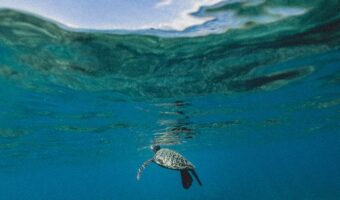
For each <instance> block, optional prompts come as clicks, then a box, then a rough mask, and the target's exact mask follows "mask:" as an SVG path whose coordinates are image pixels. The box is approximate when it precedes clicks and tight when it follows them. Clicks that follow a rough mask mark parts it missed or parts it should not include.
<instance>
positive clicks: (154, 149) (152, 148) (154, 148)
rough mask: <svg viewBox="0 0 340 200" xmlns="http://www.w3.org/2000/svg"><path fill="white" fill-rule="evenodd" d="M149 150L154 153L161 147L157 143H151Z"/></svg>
mask: <svg viewBox="0 0 340 200" xmlns="http://www.w3.org/2000/svg"><path fill="white" fill-rule="evenodd" d="M150 148H151V150H152V151H153V152H154V153H156V152H157V151H158V150H160V149H161V146H159V145H151V147H150Z"/></svg>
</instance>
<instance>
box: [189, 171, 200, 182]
mask: <svg viewBox="0 0 340 200" xmlns="http://www.w3.org/2000/svg"><path fill="white" fill-rule="evenodd" d="M190 171H191V173H192V174H193V175H194V177H195V178H196V180H197V182H198V184H199V185H200V186H202V183H201V180H200V178H198V175H197V174H196V172H195V170H193V169H192V170H190Z"/></svg>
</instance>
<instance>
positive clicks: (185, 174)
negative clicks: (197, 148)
mask: <svg viewBox="0 0 340 200" xmlns="http://www.w3.org/2000/svg"><path fill="white" fill-rule="evenodd" d="M181 177H182V185H183V187H184V188H185V189H189V188H190V186H191V184H192V177H191V175H190V174H189V171H188V170H181Z"/></svg>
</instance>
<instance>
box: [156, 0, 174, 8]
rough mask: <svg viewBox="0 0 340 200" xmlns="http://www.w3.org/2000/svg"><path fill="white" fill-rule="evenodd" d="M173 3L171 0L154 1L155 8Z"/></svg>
mask: <svg viewBox="0 0 340 200" xmlns="http://www.w3.org/2000/svg"><path fill="white" fill-rule="evenodd" d="M172 3H173V0H160V1H159V2H158V3H156V5H155V8H162V7H166V6H169V5H171V4H172Z"/></svg>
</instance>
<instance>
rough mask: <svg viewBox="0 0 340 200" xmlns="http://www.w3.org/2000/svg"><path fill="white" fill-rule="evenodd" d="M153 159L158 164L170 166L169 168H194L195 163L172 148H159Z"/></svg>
mask: <svg viewBox="0 0 340 200" xmlns="http://www.w3.org/2000/svg"><path fill="white" fill-rule="evenodd" d="M153 160H154V162H155V163H157V164H158V165H160V166H162V167H165V168H168V169H176V170H182V169H194V165H193V164H191V162H190V161H188V160H187V159H186V158H184V157H183V156H182V155H181V154H179V153H177V152H176V151H172V150H170V149H160V150H158V151H157V152H156V153H155V155H154V157H153Z"/></svg>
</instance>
